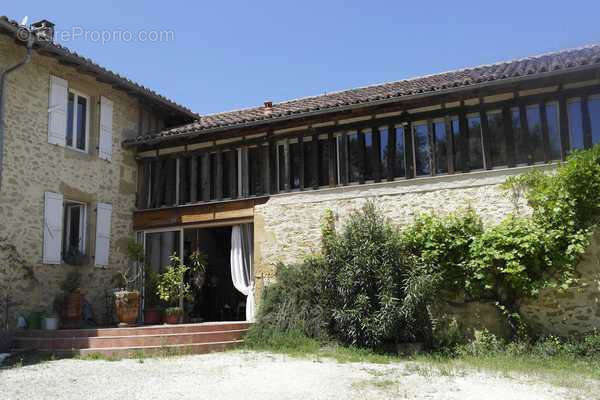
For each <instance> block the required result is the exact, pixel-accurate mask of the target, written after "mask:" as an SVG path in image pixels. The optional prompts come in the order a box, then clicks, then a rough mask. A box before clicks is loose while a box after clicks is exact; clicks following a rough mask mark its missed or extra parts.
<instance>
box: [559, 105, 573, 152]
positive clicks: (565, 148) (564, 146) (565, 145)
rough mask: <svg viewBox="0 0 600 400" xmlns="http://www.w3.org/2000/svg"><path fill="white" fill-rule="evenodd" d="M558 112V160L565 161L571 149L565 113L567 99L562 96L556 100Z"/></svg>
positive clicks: (567, 120)
mask: <svg viewBox="0 0 600 400" xmlns="http://www.w3.org/2000/svg"><path fill="white" fill-rule="evenodd" d="M558 110H559V111H558V112H559V114H560V118H559V121H560V122H559V123H560V144H561V146H560V159H561V160H562V161H565V160H566V159H567V154H569V150H570V148H571V147H570V140H569V113H568V112H567V97H566V96H565V95H564V94H563V95H561V96H560V97H559V98H558Z"/></svg>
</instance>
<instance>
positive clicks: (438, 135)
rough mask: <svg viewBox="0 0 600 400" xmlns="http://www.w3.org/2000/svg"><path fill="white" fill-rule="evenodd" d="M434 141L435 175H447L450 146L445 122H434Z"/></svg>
mask: <svg viewBox="0 0 600 400" xmlns="http://www.w3.org/2000/svg"><path fill="white" fill-rule="evenodd" d="M432 127H433V140H434V142H435V161H436V163H435V164H436V165H435V173H436V174H445V173H447V172H448V145H449V143H448V142H449V140H452V139H451V138H449V136H448V134H447V132H446V123H445V122H444V120H435V121H433V125H432Z"/></svg>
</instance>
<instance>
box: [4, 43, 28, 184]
mask: <svg viewBox="0 0 600 400" xmlns="http://www.w3.org/2000/svg"><path fill="white" fill-rule="evenodd" d="M34 41H35V38H34V35H33V34H31V33H30V34H29V36H28V39H27V54H25V58H24V59H23V60H22V61H21V62H20V63H18V64H16V65H13V66H12V67H10V68H9V69H7V70H6V71H2V72H0V190H2V172H3V166H4V86H5V82H6V77H7V76H8V75H9V74H10V73H11V72H15V71H16V70H18V69H19V68H21V67H22V66H24V65H25V64H27V63H29V62H30V61H31V48H32V46H33V42H34Z"/></svg>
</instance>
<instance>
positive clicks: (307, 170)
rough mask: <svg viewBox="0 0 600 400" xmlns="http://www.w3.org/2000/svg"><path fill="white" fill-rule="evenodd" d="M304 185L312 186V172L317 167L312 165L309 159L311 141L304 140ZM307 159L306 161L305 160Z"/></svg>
mask: <svg viewBox="0 0 600 400" xmlns="http://www.w3.org/2000/svg"><path fill="white" fill-rule="evenodd" d="M303 145H304V187H305V188H307V187H312V186H313V179H314V173H315V170H316V169H317V166H316V165H312V164H311V163H310V161H309V160H312V158H311V157H312V152H313V142H312V141H310V142H304V143H303ZM307 161H308V162H307Z"/></svg>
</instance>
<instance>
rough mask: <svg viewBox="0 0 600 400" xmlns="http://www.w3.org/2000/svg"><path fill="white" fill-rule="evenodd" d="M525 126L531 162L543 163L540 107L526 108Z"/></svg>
mask: <svg viewBox="0 0 600 400" xmlns="http://www.w3.org/2000/svg"><path fill="white" fill-rule="evenodd" d="M527 125H528V126H529V150H530V153H531V161H533V162H540V161H544V141H543V137H542V118H541V115H540V106H538V105H537V104H536V105H533V106H528V107H527Z"/></svg>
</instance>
